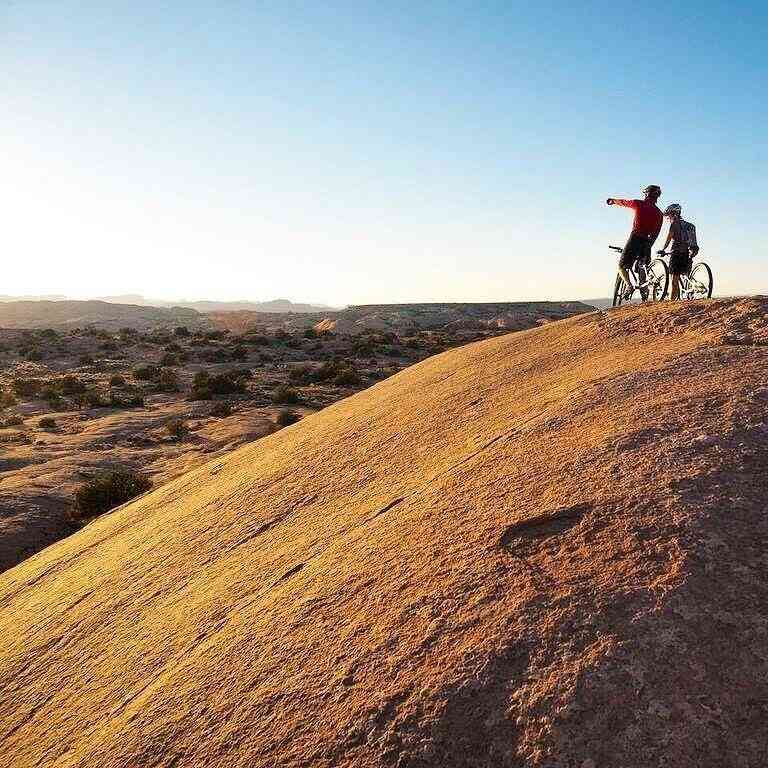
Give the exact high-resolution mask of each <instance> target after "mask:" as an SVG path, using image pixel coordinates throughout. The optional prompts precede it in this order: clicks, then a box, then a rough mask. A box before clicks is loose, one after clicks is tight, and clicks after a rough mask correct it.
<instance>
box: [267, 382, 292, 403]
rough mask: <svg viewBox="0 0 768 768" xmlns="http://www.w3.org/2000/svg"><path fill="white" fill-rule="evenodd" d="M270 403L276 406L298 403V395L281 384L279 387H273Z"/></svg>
mask: <svg viewBox="0 0 768 768" xmlns="http://www.w3.org/2000/svg"><path fill="white" fill-rule="evenodd" d="M272 402H273V403H276V404H277V405H289V404H292V403H298V402H299V393H298V392H297V391H296V390H295V389H294V388H293V387H289V386H287V385H286V384H281V385H280V386H279V387H275V390H274V391H273V392H272Z"/></svg>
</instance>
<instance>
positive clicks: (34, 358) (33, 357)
mask: <svg viewBox="0 0 768 768" xmlns="http://www.w3.org/2000/svg"><path fill="white" fill-rule="evenodd" d="M24 357H26V358H27V360H29V361H30V362H33V363H37V362H39V361H40V360H42V359H43V353H42V352H41V351H40V350H39V349H30V350H29V351H28V352H27V353H26V355H24Z"/></svg>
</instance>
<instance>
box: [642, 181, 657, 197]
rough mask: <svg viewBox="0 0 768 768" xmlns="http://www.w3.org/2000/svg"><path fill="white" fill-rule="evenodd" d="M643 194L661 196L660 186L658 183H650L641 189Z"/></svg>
mask: <svg viewBox="0 0 768 768" xmlns="http://www.w3.org/2000/svg"><path fill="white" fill-rule="evenodd" d="M643 194H644V195H651V196H652V197H661V187H660V186H659V185H658V184H650V185H648V186H647V187H646V188H645V189H644V190H643Z"/></svg>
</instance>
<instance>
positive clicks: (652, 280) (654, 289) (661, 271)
mask: <svg viewBox="0 0 768 768" xmlns="http://www.w3.org/2000/svg"><path fill="white" fill-rule="evenodd" d="M668 289H669V267H668V266H667V262H666V261H662V260H661V259H654V260H653V261H652V262H651V263H650V264H649V265H648V296H649V298H650V300H651V301H663V300H664V299H665V298H666V296H667V290H668Z"/></svg>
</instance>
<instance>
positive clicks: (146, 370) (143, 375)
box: [133, 365, 160, 381]
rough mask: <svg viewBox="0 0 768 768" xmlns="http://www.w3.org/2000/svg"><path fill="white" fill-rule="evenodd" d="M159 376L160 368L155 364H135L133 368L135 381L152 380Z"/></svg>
mask: <svg viewBox="0 0 768 768" xmlns="http://www.w3.org/2000/svg"><path fill="white" fill-rule="evenodd" d="M159 376H160V369H159V368H158V367H157V366H156V365H137V366H136V367H135V368H134V369H133V377H134V378H135V379H136V380H137V381H154V380H155V379H157V378H158V377H159Z"/></svg>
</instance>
